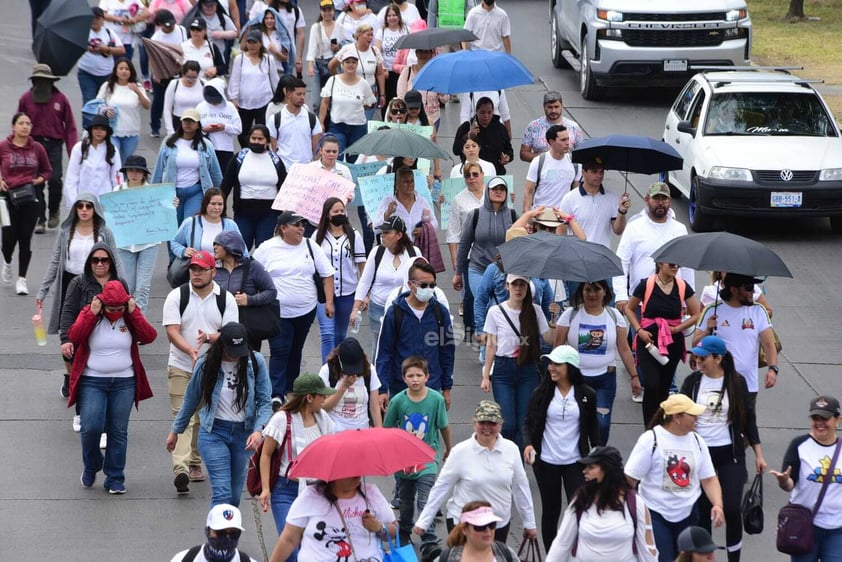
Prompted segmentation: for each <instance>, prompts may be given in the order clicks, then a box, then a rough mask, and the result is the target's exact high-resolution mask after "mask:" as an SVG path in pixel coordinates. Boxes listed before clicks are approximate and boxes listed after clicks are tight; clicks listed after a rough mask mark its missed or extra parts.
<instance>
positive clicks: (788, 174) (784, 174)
mask: <svg viewBox="0 0 842 562" xmlns="http://www.w3.org/2000/svg"><path fill="white" fill-rule="evenodd" d="M781 180H783V181H792V170H781Z"/></svg>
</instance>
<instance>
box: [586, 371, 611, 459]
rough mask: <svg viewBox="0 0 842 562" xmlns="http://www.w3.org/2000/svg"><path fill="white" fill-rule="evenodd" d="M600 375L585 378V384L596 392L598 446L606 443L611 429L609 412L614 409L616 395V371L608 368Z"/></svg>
mask: <svg viewBox="0 0 842 562" xmlns="http://www.w3.org/2000/svg"><path fill="white" fill-rule="evenodd" d="M609 369H614V370H608V371H606V372H604V373H603V374H601V375H596V376H594V377H585V384H587V385H588V386H589V387H591V388H592V389H594V390H595V391H596V419H597V422H598V423H599V441H600V443H599V444H600V445H606V444H607V443H608V432H609V431H610V429H611V411H612V410H613V409H614V397H615V396H616V395H617V370H616V368H613V367H611V368H609Z"/></svg>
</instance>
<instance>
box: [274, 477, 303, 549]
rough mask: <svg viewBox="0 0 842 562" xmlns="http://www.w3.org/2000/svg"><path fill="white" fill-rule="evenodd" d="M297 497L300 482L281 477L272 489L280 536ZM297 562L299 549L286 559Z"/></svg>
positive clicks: (275, 516)
mask: <svg viewBox="0 0 842 562" xmlns="http://www.w3.org/2000/svg"><path fill="white" fill-rule="evenodd" d="M297 497H298V482H297V481H296V480H289V479H287V478H284V477H283V476H279V477H278V481H277V482H275V487H274V488H272V495H271V496H270V499H271V502H272V519H274V520H275V529H277V531H278V535H280V534H281V532H282V531H283V530H284V525H286V522H287V514H288V513H289V508H290V506H291V505H292V502H294V501H295V498H297ZM296 560H298V549H297V548H296V549H295V551H294V552H293V553H292V554H291V555H290V556H289V558H287V559H286V562H295V561H296Z"/></svg>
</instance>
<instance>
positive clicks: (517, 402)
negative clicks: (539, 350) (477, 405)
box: [491, 355, 538, 450]
mask: <svg viewBox="0 0 842 562" xmlns="http://www.w3.org/2000/svg"><path fill="white" fill-rule="evenodd" d="M537 386H538V366H537V365H536V364H535V363H532V362H528V363H526V364H525V365H520V366H518V365H517V359H515V358H514V357H501V356H499V355H498V356H496V357H495V358H494V366H493V367H492V368H491V392H492V393H493V394H494V400H495V401H496V402H497V403H498V404H500V408H501V409H502V411H503V430H502V431H501V433H502V434H503V437H505V438H506V439H509V440H510V441H514V442H515V443H517V446H518V447H519V448H520V449H521V450H522V449H523V428H524V422H525V421H526V410H527V409H528V408H529V399H530V398H531V397H532V392H533V391H534V390H535V387H537Z"/></svg>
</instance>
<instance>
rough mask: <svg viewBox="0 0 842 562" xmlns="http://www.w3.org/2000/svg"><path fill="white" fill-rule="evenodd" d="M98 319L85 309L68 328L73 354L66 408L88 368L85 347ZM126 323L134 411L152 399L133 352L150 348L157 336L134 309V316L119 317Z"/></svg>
mask: <svg viewBox="0 0 842 562" xmlns="http://www.w3.org/2000/svg"><path fill="white" fill-rule="evenodd" d="M100 318H101V317H100V316H99V315H96V314H94V313H93V312H91V305H87V306H85V308H83V309H82V312H80V313H79V316H78V317H77V318H76V322H74V323H73V326H71V327H70V331H69V332H68V335H69V336H70V341H71V342H73V345H74V346H75V348H76V349H75V353H74V355H73V366H72V367H71V369H70V398H68V400H67V406H68V407H70V406H73V405H74V404H75V403H76V392H77V391H78V388H79V378H80V377H81V376H82V372H83V371H84V370H85V367H86V366H87V364H88V357H89V356H90V355H91V349H90V347H88V338H89V337H90V336H91V332H93V330H94V327H95V326H96V324H97V322H99V320H100ZM123 318H124V319H125V320H126V326H128V328H129V331H130V332H131V333H132V336H133V338H132V350H131V354H132V366H133V367H134V374H135V390H134V404H135V408H137V407H138V404H139V403H140V401H141V400H146V399H147V398H152V388H151V387H150V386H149V379H148V378H147V377H146V370H145V369H144V368H143V363H141V361H140V352H139V351H138V349H137V344H138V343H141V344H144V345H147V344H150V343H152V342H153V341H155V338H156V337H158V332H157V331H156V330H155V328H153V327H152V324H150V323H149V322H148V321H147V320H146V318H145V317H144V316H143V313H142V312H141V311H140V308H135V309H134V312H132V313H128V312H126V314H125V315H124V317H123Z"/></svg>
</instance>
